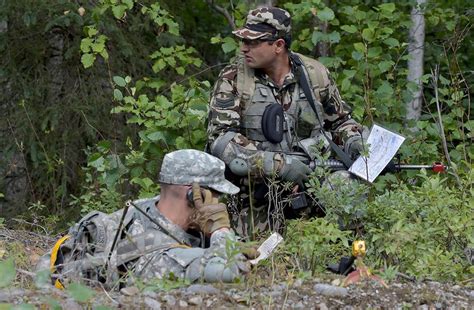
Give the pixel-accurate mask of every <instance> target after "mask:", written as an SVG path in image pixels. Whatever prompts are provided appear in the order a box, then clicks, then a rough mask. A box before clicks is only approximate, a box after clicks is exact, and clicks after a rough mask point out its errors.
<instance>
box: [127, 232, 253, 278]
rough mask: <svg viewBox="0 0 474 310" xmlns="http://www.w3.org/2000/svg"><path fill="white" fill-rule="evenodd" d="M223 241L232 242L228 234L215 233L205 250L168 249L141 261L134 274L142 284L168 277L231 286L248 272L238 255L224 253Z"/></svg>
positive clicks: (245, 263) (147, 256)
mask: <svg viewBox="0 0 474 310" xmlns="http://www.w3.org/2000/svg"><path fill="white" fill-rule="evenodd" d="M227 240H230V241H232V240H235V235H234V234H233V233H231V232H215V233H214V234H213V235H212V236H211V246H210V247H209V248H207V249H202V248H187V247H182V246H174V247H170V248H169V249H167V250H165V251H161V252H158V253H151V254H148V255H146V256H145V257H142V258H141V260H142V262H141V263H140V264H139V266H137V267H139V269H140V270H136V272H135V274H136V275H137V276H139V277H140V278H142V279H143V280H145V281H146V280H151V279H154V278H163V277H166V276H168V275H170V274H171V273H172V274H173V275H174V276H176V277H179V278H182V279H186V280H189V281H190V282H195V281H204V282H233V281H235V279H237V278H240V277H242V276H243V275H244V274H245V273H247V272H248V271H249V268H248V266H247V264H248V262H247V260H246V259H245V257H244V256H243V255H242V254H238V253H227V249H228V247H226V243H227V242H228V241H227Z"/></svg>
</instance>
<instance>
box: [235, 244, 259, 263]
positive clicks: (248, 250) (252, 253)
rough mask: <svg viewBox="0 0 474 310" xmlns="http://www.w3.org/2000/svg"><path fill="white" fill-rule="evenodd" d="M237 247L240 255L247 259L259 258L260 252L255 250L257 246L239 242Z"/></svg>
mask: <svg viewBox="0 0 474 310" xmlns="http://www.w3.org/2000/svg"><path fill="white" fill-rule="evenodd" d="M238 247H239V249H240V253H242V254H243V255H244V256H245V257H246V258H247V259H256V258H257V257H259V256H260V252H259V251H258V250H257V246H256V245H253V244H248V243H246V242H239V244H238Z"/></svg>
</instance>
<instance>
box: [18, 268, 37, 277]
mask: <svg viewBox="0 0 474 310" xmlns="http://www.w3.org/2000/svg"><path fill="white" fill-rule="evenodd" d="M16 271H18V272H19V273H21V274H24V275H27V276H29V277H32V278H35V277H36V273H34V272H31V271H28V270H24V269H21V268H16Z"/></svg>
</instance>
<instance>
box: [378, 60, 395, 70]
mask: <svg viewBox="0 0 474 310" xmlns="http://www.w3.org/2000/svg"><path fill="white" fill-rule="evenodd" d="M394 64H395V63H394V62H393V61H391V60H384V61H381V62H379V64H378V65H377V66H378V67H379V69H380V72H386V71H388V69H390V68H391V67H392V66H393V65H394Z"/></svg>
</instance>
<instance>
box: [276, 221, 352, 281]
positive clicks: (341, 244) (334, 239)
mask: <svg viewBox="0 0 474 310" xmlns="http://www.w3.org/2000/svg"><path fill="white" fill-rule="evenodd" d="M287 224H288V226H287V228H286V233H285V254H286V255H289V256H290V257H291V259H292V260H293V262H294V264H295V265H297V266H298V267H299V268H300V269H301V270H302V271H304V270H309V271H311V272H312V273H315V272H321V271H323V270H324V269H325V266H326V265H327V264H329V263H334V262H336V261H339V258H340V257H341V256H343V255H344V256H347V255H348V248H349V239H350V232H349V231H341V230H339V228H338V225H337V224H334V223H331V222H328V221H327V220H326V219H324V218H314V219H311V220H291V221H288V223H287Z"/></svg>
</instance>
